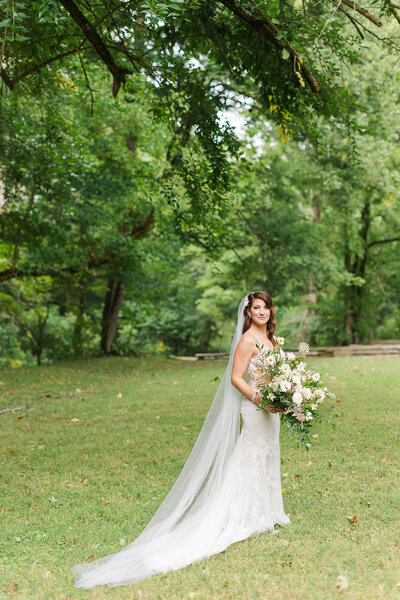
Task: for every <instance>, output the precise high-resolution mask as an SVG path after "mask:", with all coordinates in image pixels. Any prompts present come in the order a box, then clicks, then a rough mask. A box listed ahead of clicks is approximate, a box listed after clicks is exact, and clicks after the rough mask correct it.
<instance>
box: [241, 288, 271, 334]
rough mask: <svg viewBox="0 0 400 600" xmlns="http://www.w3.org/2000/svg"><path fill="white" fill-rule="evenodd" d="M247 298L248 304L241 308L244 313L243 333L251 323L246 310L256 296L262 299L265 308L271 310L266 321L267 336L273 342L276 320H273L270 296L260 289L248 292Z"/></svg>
mask: <svg viewBox="0 0 400 600" xmlns="http://www.w3.org/2000/svg"><path fill="white" fill-rule="evenodd" d="M247 298H248V304H247V306H245V307H244V309H243V314H244V323H243V333H244V332H245V331H247V330H248V329H249V327H250V325H251V319H250V318H249V315H248V314H247V311H248V310H249V309H250V308H251V307H252V306H253V302H254V300H256V299H257V298H258V299H259V300H264V302H265V304H266V306H267V308H269V309H270V311H271V313H270V316H269V319H268V323H267V336H268V337H269V339H270V340H271V342H272V343H274V333H275V329H276V321H275V315H276V310H275V308H274V305H273V304H272V298H271V296H270V295H269V294H268V293H267V292H263V291H260V292H250V294H249V295H248V296H247Z"/></svg>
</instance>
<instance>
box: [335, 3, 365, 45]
mask: <svg viewBox="0 0 400 600" xmlns="http://www.w3.org/2000/svg"><path fill="white" fill-rule="evenodd" d="M329 2H331V3H332V4H333V5H334V6H336V7H337V8H338V9H339V10H340V11H341V12H342V13H343V14H344V15H346V17H347V18H348V19H349V21H350V22H351V24H352V25H354V27H355V28H356V31H357V33H358V35H359V36H360V38H361V39H362V40H363V39H365V36H364V34H363V32H362V31H361V29H360V27H359V25H360V23H359V22H358V21H357V20H356V19H355V18H354V17H352V16H351V15H349V13H348V12H347V11H346V10H344V8H343V7H342V6H341V3H342V2H343V0H338V1H337V0H329ZM361 27H362V25H361Z"/></svg>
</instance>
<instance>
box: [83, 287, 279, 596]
mask: <svg viewBox="0 0 400 600" xmlns="http://www.w3.org/2000/svg"><path fill="white" fill-rule="evenodd" d="M274 316H275V310H274V307H273V304H272V300H271V297H270V296H269V294H267V293H266V292H262V291H259V292H251V293H250V294H248V295H247V296H245V297H244V298H243V299H242V301H241V303H240V305H239V309H238V321H237V326H236V330H235V334H234V336H233V340H232V346H231V353H230V357H229V362H228V366H227V368H226V370H225V373H224V375H223V377H222V380H221V383H220V385H219V387H218V390H217V393H216V395H215V397H214V401H213V403H212V405H211V407H210V409H209V412H208V414H207V417H206V419H205V421H204V424H203V427H202V429H201V432H200V434H199V436H198V438H197V440H196V443H195V445H194V447H193V449H192V452H191V454H190V456H189V458H188V459H187V461H186V463H185V465H184V467H183V469H182V471H181V473H180V475H179V477H178V479H177V481H176V482H175V484H174V486H173V487H172V489H171V490H170V492H169V493H168V495H167V496H166V498H165V499H164V501H163V502H162V504H161V506H160V508H159V509H158V511H157V512H156V514H155V515H154V517H153V518H152V519H151V521H150V522H149V524H148V525H147V527H146V528H145V529H144V530H143V532H142V533H141V534H140V535H139V537H138V538H136V539H135V540H134V541H133V542H131V543H130V544H128V545H127V546H126V547H125V548H123V549H122V550H120V551H119V552H117V553H114V554H110V555H108V556H105V557H102V558H100V559H98V560H95V561H93V562H91V563H88V564H78V565H74V566H73V567H72V570H73V572H74V575H75V586H76V587H82V588H93V587H95V586H97V585H108V586H109V587H114V586H118V585H125V584H130V583H136V582H138V581H141V580H142V579H145V578H147V577H150V576H151V575H155V574H157V573H162V572H166V571H171V570H176V569H180V568H182V567H184V566H187V565H189V564H191V563H193V562H195V561H197V560H200V559H202V558H205V557H207V556H211V555H213V554H217V553H219V552H222V551H223V550H225V549H226V548H227V547H228V546H229V545H230V544H232V543H234V542H237V541H240V540H243V539H246V538H248V537H250V536H252V535H255V534H257V533H261V532H265V531H274V526H275V525H277V524H278V525H281V526H283V525H286V524H287V523H289V517H288V516H287V515H286V514H285V512H284V508H283V500H282V490H281V478H280V448H279V428H280V418H279V414H275V413H276V411H275V410H274V409H272V408H267V409H261V408H259V407H258V406H256V405H259V404H260V400H261V396H260V395H259V394H258V393H257V389H256V382H255V378H254V376H253V372H252V369H253V361H254V359H255V358H256V357H257V355H258V353H259V352H260V351H262V349H261V347H262V346H263V347H264V350H265V348H273V344H274V331H275V328H276V323H275V320H274ZM246 372H247V373H248V374H249V378H250V381H249V383H246V381H245V379H244V376H245V373H246ZM240 416H242V419H243V427H242V429H241V430H240Z"/></svg>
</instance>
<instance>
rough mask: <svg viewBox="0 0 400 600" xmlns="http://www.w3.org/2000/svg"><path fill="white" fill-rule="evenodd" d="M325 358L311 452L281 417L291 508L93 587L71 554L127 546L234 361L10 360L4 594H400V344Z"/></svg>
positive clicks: (0, 505) (4, 432)
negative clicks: (190, 556) (177, 557)
mask: <svg viewBox="0 0 400 600" xmlns="http://www.w3.org/2000/svg"><path fill="white" fill-rule="evenodd" d="M314 364H315V365H317V368H318V369H319V370H321V371H322V372H325V381H326V384H327V385H328V386H329V387H330V389H331V390H332V391H333V392H335V393H336V395H337V400H336V401H332V400H330V401H326V402H325V404H324V405H323V413H324V415H325V416H329V415H331V416H332V421H333V422H334V423H335V424H336V429H332V428H330V427H329V426H326V425H319V424H316V425H315V427H314V431H313V433H314V434H318V437H317V438H315V439H314V440H313V447H312V450H311V452H310V453H306V452H305V451H304V450H303V449H302V448H299V447H297V445H296V443H295V441H294V440H291V439H288V436H287V434H286V431H285V429H282V431H281V446H282V452H281V456H282V486H283V491H284V502H285V509H286V512H287V513H288V514H289V515H290V517H291V524H290V525H289V526H288V527H286V528H284V529H281V530H279V532H278V533H277V534H276V535H271V534H263V535H259V536H256V537H253V538H251V539H248V540H246V541H244V542H240V543H238V544H234V545H232V546H230V547H229V548H228V549H227V550H226V551H225V552H223V553H221V554H219V555H217V556H214V557H212V558H210V559H206V560H203V561H200V562H198V563H196V564H194V565H191V566H189V567H186V568H185V569H182V570H180V571H176V572H172V573H168V574H166V575H157V576H155V577H152V578H150V579H148V580H145V581H142V582H140V583H138V584H135V585H131V586H123V587H117V588H112V589H109V588H107V587H100V588H94V589H93V590H81V589H75V588H74V587H73V577H72V572H71V570H70V567H71V566H72V565H73V564H75V563H79V562H83V561H85V560H86V559H88V560H93V559H94V558H97V557H101V556H104V555H106V554H109V553H112V552H115V551H117V550H118V549H119V548H122V547H123V546H124V545H125V544H127V543H129V542H130V541H131V540H132V539H133V538H135V537H136V536H137V535H138V534H139V532H140V531H141V530H142V528H143V527H144V526H145V525H146V523H147V522H148V521H149V520H150V518H151V516H152V515H153V513H154V512H155V510H156V508H157V507H158V505H159V504H160V502H161V500H162V499H163V498H164V496H165V495H166V493H167V491H168V490H169V488H170V487H171V485H172V483H173V482H174V480H175V478H176V477H177V475H178V474H179V472H180V470H181V468H182V466H183V464H184V462H185V458H186V457H187V455H188V454H189V451H190V449H191V447H192V444H193V442H194V441H195V439H196V437H197V434H198V432H199V430H200V427H201V425H202V422H203V419H204V416H205V415H206V412H207V409H208V407H209V405H210V403H211V400H212V398H213V395H214V392H215V389H216V386H217V378H218V376H220V375H221V374H222V372H223V369H224V367H225V363H224V362H223V361H210V362H196V363H185V362H180V361H172V360H164V359H154V358H152V359H147V360H144V359H137V358H105V359H96V360H86V361H79V362H78V361H77V362H68V363H62V364H57V365H53V366H44V367H40V368H31V369H19V370H7V371H1V372H0V380H1V382H2V384H0V397H1V402H0V404H1V405H0V409H2V408H6V407H13V406H20V405H22V404H25V405H26V408H25V409H24V410H21V411H17V412H14V413H4V414H0V426H1V459H0V462H1V470H2V473H1V492H0V493H1V498H0V509H1V510H0V520H1V534H2V535H1V562H0V573H1V580H0V598H1V599H3V598H5V599H6V598H15V599H19V600H25V599H27V600H28V599H29V600H31V599H35V600H36V599H38V600H39V599H40V600H41V599H43V600H44V599H46V600H56V599H57V600H58V599H64V600H67V599H74V598H90V599H92V598H96V599H103V598H108V599H114V598H115V599H120V598H121V599H122V598H124V599H128V598H129V599H134V598H143V599H145V598H151V599H153V598H154V599H155V598H162V599H171V598H182V599H184V598H188V599H203V598H215V599H220V598H221V599H222V598H235V599H241V598H243V599H256V598H262V599H268V600H270V599H273V600H297V599H305V600H308V599H310V600H311V599H312V600H331V599H334V598H339V597H341V598H348V599H351V600H355V599H360V600H365V599H367V598H371V599H373V600H379V599H385V600H387V599H392V598H393V599H399V600H400V587H396V586H397V584H399V583H400V524H399V523H400V485H399V480H400V444H399V441H400V440H399V438H400V436H399V425H400V402H399V396H400V394H399V392H400V381H399V370H400V369H399V359H398V358H395V357H367V358H360V357H346V358H343V359H341V358H335V359H333V358H332V359H324V360H322V359H319V360H318V359H316V360H315V361H314ZM21 417H22V418H21ZM74 419H79V421H74ZM351 519H352V521H353V523H352V522H351ZM339 576H344V577H345V578H346V581H347V584H348V587H347V589H344V590H342V591H340V590H339V588H338V587H337V586H336V583H337V578H338V577H339Z"/></svg>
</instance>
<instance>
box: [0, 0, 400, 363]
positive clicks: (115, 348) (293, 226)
mask: <svg viewBox="0 0 400 600" xmlns="http://www.w3.org/2000/svg"><path fill="white" fill-rule="evenodd" d="M339 4H340V7H338V6H337V4H336V2H328V1H327V2H299V1H292V2H285V1H273V2H271V1H269V2H261V3H258V4H257V6H256V5H253V3H252V2H251V1H250V2H241V3H240V4H239V3H235V2H231V1H230V0H229V1H228V0H226V1H225V0H224V1H222V0H221V1H214V2H201V1H199V2H189V1H187V2H182V1H181V0H174V1H173V2H166V3H163V4H161V3H154V2H143V3H142V4H141V5H138V4H137V3H133V2H129V1H128V2H122V1H121V2H119V1H118V0H113V1H111V0H103V1H102V2H96V3H95V2H92V1H88V0H87V1H85V2H84V1H81V2H78V1H76V2H72V1H69V0H65V1H61V2H59V3H58V2H56V1H53V0H47V1H43V0H42V1H35V2H29V3H27V2H21V1H20V2H18V1H13V2H11V1H9V0H0V12H1V19H2V20H1V22H0V36H1V39H2V44H1V57H2V59H1V61H0V64H1V65H2V67H1V77H2V87H1V121H0V127H1V129H0V133H1V146H0V152H1V154H0V174H1V187H2V200H1V203H2V208H1V215H0V281H1V285H0V332H1V333H0V335H1V344H0V365H2V366H6V365H11V366H19V365H20V364H22V363H28V364H29V363H30V362H38V363H40V362H51V361H54V360H58V359H60V358H63V357H73V356H91V355H96V354H99V353H118V354H141V353H147V352H150V353H167V354H175V355H185V354H193V353H194V352H199V351H212V350H214V351H215V350H225V349H226V348H227V347H228V345H229V338H230V334H231V332H232V324H233V320H234V319H235V311H236V306H237V303H238V302H239V300H240V299H241V297H242V296H243V295H244V294H245V293H247V292H248V291H252V290H255V289H265V290H267V291H269V292H270V293H271V295H272V297H273V299H274V302H275V304H276V306H277V309H278V323H279V333H280V334H281V335H284V336H286V337H287V338H288V344H289V345H291V346H293V345H294V344H295V343H297V342H298V341H299V340H300V339H307V340H308V341H309V342H311V343H312V344H315V345H327V344H328V345H331V344H335V345H337V344H338V345H342V344H348V343H355V342H369V341H372V340H374V339H388V338H398V337H399V336H400V308H399V300H398V298H399V295H400V271H399V259H400V257H399V241H400V226H399V222H400V213H399V208H400V206H399V204H400V200H399V162H400V149H399V143H400V130H399V126H398V119H397V114H398V109H399V101H400V98H399V94H398V90H399V89H400V88H399V83H400V75H399V69H398V63H399V46H398V38H399V27H400V26H399V21H398V19H399V14H398V13H397V12H396V8H395V7H393V6H392V5H391V4H389V3H387V2H385V1H382V2H380V3H375V4H374V6H373V8H369V7H368V6H364V7H362V6H358V5H354V3H353V2H351V3H350V2H344V1H343V2H342V3H339ZM237 122H240V127H239V128H238V129H236V130H235V128H234V126H233V124H235V123H237Z"/></svg>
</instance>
